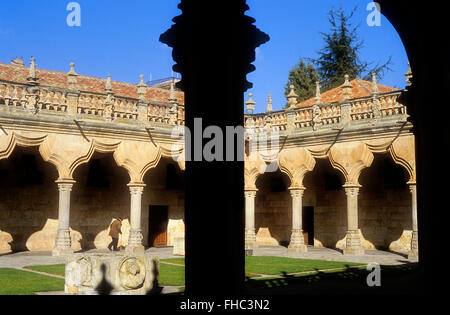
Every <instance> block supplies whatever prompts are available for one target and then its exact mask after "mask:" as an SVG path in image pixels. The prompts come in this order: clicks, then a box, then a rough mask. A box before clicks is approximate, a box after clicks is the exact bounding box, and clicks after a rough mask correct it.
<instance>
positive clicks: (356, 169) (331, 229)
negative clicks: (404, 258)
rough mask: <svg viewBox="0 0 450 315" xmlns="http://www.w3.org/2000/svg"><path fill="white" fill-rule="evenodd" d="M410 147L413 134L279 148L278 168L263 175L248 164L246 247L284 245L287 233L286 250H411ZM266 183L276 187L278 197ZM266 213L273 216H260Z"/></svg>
mask: <svg viewBox="0 0 450 315" xmlns="http://www.w3.org/2000/svg"><path fill="white" fill-rule="evenodd" d="M411 148H414V137H413V136H412V135H405V136H401V137H390V138H385V139H377V140H368V141H353V142H346V143H345V142H344V143H338V144H333V145H331V146H325V145H322V146H311V147H306V148H292V149H286V150H282V151H281V152H280V153H279V156H278V164H279V170H278V171H277V172H276V173H268V174H263V173H264V169H263V167H260V168H259V169H258V168H257V167H256V166H255V162H247V164H246V173H247V174H252V173H253V174H255V175H254V176H247V177H246V187H247V191H246V213H247V214H246V218H247V222H246V247H247V248H256V247H257V246H258V245H267V244H269V243H270V244H271V245H284V244H286V234H288V233H291V237H290V241H289V242H288V243H289V245H288V248H289V250H291V251H295V252H302V251H307V247H306V245H314V246H324V247H330V248H338V249H341V250H343V251H344V254H350V255H359V254H363V253H364V250H365V249H382V250H392V251H398V252H403V253H411V252H412V251H413V248H414V244H415V242H416V239H417V227H416V226H417V218H416V215H417V214H416V210H415V209H416V201H415V194H414V191H415V157H414V151H413V150H411ZM269 162H270V161H266V163H269ZM256 164H257V163H256ZM263 164H264V161H262V162H260V165H263ZM282 173H284V174H285V175H286V176H285V177H284V178H283V176H281V174H282ZM262 174H263V175H262ZM361 174H362V175H361ZM269 178H271V179H270V180H269ZM270 183H272V185H275V184H276V183H279V185H278V190H279V191H278V192H277V193H274V191H273V189H270V185H271V184H270ZM252 187H253V188H252ZM288 191H290V195H291V196H289V194H288ZM255 200H256V202H255ZM270 205H272V206H270ZM259 207H261V208H262V209H259ZM270 208H273V209H275V210H272V213H271V214H272V215H275V214H276V215H278V216H279V217H277V218H276V219H271V220H270V219H264V217H265V216H267V211H268V210H267V209H270ZM258 215H260V216H261V217H262V218H258ZM280 216H284V217H280ZM252 219H253V222H248V221H251V220H252ZM264 221H267V223H263V224H261V223H260V222H264ZM304 221H307V222H304ZM280 222H283V223H282V224H280ZM304 225H305V226H306V227H305V226H304ZM252 226H254V228H253V229H254V232H252ZM261 227H263V230H262V232H263V233H261V232H260V231H259V230H260V228H261ZM273 232H274V233H273ZM253 234H254V235H253ZM258 234H259V235H262V234H263V235H264V236H265V238H264V239H263V238H261V237H258ZM272 234H275V235H276V236H277V237H274V236H273V235H272ZM311 234H313V235H311ZM414 234H416V235H415V236H414Z"/></svg>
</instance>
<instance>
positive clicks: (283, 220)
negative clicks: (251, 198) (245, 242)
mask: <svg viewBox="0 0 450 315" xmlns="http://www.w3.org/2000/svg"><path fill="white" fill-rule="evenodd" d="M290 185H291V183H290V180H289V177H288V176H287V175H286V174H284V173H282V172H281V171H280V170H277V171H276V172H273V173H265V174H262V175H261V176H259V177H258V179H257V180H256V186H257V187H258V189H259V191H258V192H257V193H256V200H255V229H256V242H257V244H259V245H269V246H271V245H274V246H276V245H281V246H288V245H289V241H290V237H291V230H292V199H291V196H290V194H289V191H288V187H289V186H290Z"/></svg>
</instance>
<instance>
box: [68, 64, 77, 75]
mask: <svg viewBox="0 0 450 315" xmlns="http://www.w3.org/2000/svg"><path fill="white" fill-rule="evenodd" d="M68 75H78V74H77V73H76V72H75V63H73V62H71V63H70V71H69V73H68Z"/></svg>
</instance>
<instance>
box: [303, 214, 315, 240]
mask: <svg viewBox="0 0 450 315" xmlns="http://www.w3.org/2000/svg"><path fill="white" fill-rule="evenodd" d="M302 220H303V222H302V223H303V238H304V239H305V244H306V245H311V246H314V207H303V217H302Z"/></svg>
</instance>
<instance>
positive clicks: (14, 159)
mask: <svg viewBox="0 0 450 315" xmlns="http://www.w3.org/2000/svg"><path fill="white" fill-rule="evenodd" d="M30 161H31V162H30ZM33 161H34V162H33ZM30 163H31V166H30ZM94 164H95V165H94ZM166 165H167V162H164V161H163V160H162V162H161V165H158V167H157V168H156V169H154V170H151V171H149V173H148V176H146V178H145V183H146V184H147V187H146V189H145V190H144V194H143V198H142V229H143V231H142V232H143V236H144V239H143V244H144V245H145V246H147V245H148V233H149V231H148V225H149V221H148V220H149V206H150V205H167V206H169V224H168V235H167V237H168V243H167V245H169V246H170V245H172V244H173V242H174V238H175V237H178V236H183V235H184V221H183V218H184V216H183V212H184V211H183V209H184V194H183V191H182V190H179V189H170V190H167V189H166V180H165V167H166ZM57 178H58V173H57V171H56V168H55V167H54V166H52V165H51V164H48V163H45V162H44V161H43V160H42V158H41V157H40V155H39V154H38V152H37V149H16V150H15V151H14V153H13V154H12V155H11V157H10V158H9V159H6V160H1V161H0V187H1V189H0V252H9V251H11V250H14V251H24V250H30V251H41V250H45V251H49V250H51V249H52V248H53V246H54V241H55V237H56V232H57V229H58V200H59V199H58V198H59V194H58V186H57V184H56V183H55V180H56V179H57ZM74 179H75V180H76V183H75V184H74V186H73V190H72V193H71V212H70V227H71V237H72V247H73V249H74V250H79V249H82V248H83V249H91V248H106V247H107V245H108V244H109V243H110V242H111V238H110V237H109V226H110V224H111V222H112V220H113V219H114V218H117V217H119V216H120V217H122V218H123V219H124V222H123V225H122V232H123V233H122V235H121V238H120V240H119V245H121V246H126V245H127V241H128V235H129V229H130V223H129V215H130V192H129V188H128V187H127V184H128V183H129V176H128V173H127V171H126V170H125V169H123V168H120V167H118V166H117V165H116V164H115V161H114V159H113V157H112V155H111V154H95V155H94V157H93V159H92V161H91V162H90V163H89V164H85V165H82V166H80V167H79V168H78V169H77V170H76V171H75V174H74Z"/></svg>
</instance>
